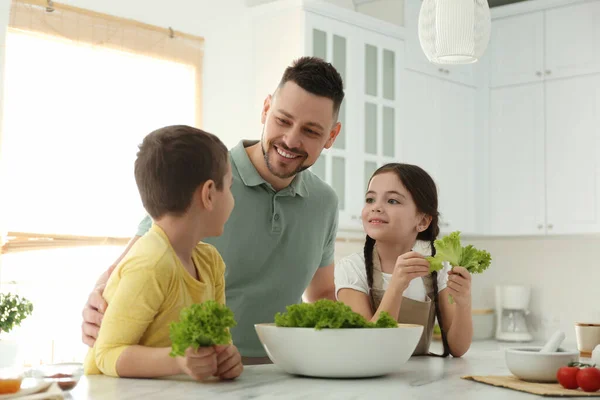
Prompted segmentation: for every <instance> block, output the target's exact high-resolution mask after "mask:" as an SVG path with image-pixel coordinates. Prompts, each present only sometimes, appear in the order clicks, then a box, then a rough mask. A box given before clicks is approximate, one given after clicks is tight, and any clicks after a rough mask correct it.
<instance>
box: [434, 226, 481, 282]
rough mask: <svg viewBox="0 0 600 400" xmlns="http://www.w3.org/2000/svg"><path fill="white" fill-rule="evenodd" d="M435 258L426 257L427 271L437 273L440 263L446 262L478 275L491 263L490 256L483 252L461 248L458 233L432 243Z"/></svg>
mask: <svg viewBox="0 0 600 400" xmlns="http://www.w3.org/2000/svg"><path fill="white" fill-rule="evenodd" d="M434 245H435V250H436V254H435V257H427V260H428V261H429V264H430V267H429V270H430V271H431V272H433V271H439V270H440V269H442V262H444V261H447V262H449V263H450V265H451V266H453V267H457V266H461V267H464V268H466V269H467V271H469V272H470V273H471V274H480V273H482V272H483V271H485V270H486V269H487V268H488V267H489V266H490V264H491V262H492V256H491V255H490V253H488V252H487V251H485V250H478V249H476V248H475V247H473V246H472V245H468V246H465V247H462V246H461V244H460V231H456V232H452V233H451V234H449V235H448V236H445V237H444V238H442V239H438V240H436V241H435V242H434Z"/></svg>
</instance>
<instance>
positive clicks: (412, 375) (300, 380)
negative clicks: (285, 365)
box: [65, 341, 573, 400]
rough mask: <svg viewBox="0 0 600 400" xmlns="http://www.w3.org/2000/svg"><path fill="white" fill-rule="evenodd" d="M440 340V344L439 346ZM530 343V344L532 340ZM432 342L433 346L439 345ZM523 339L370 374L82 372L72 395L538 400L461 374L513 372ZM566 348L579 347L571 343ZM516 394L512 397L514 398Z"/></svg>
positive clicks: (267, 369) (270, 368) (98, 399)
mask: <svg viewBox="0 0 600 400" xmlns="http://www.w3.org/2000/svg"><path fill="white" fill-rule="evenodd" d="M438 345H439V343H435V344H434V346H438ZM527 345H530V344H527ZM434 346H432V350H433V351H437V350H438V348H437V347H434ZM513 346H519V345H518V344H517V345H515V344H509V343H498V342H495V341H484V342H474V343H473V345H472V346H471V349H470V350H469V352H468V353H467V354H466V355H465V356H463V357H462V358H457V359H454V358H451V357H450V358H447V359H441V358H437V357H413V358H411V359H410V360H409V361H408V362H407V363H406V364H405V366H404V369H403V370H402V372H400V373H398V374H395V375H389V376H385V377H379V378H368V379H313V378H304V377H298V376H292V375H288V374H286V373H285V372H283V371H282V370H281V369H279V368H278V367H277V366H275V365H260V366H249V367H246V368H245V369H244V373H243V374H242V376H240V378H238V379H237V380H235V381H231V382H220V381H214V382H204V383H200V382H195V381H192V380H190V379H188V378H187V377H186V376H178V377H173V378H169V379H116V378H110V377H106V376H91V377H82V378H81V381H80V382H79V384H78V385H77V387H75V389H73V390H72V391H71V392H69V393H68V394H67V396H66V397H65V398H66V399H91V400H104V399H143V400H153V399H168V400H178V399H205V398H213V397H216V396H218V398H219V399H271V398H286V399H311V400H317V399H319V400H320V399H364V398H367V396H369V397H371V396H372V397H373V398H376V399H388V398H389V399H392V398H393V399H402V400H406V399H433V398H438V397H439V398H443V399H444V400H449V399H460V400H468V399H486V400H494V399H507V398H510V399H511V400H512V399H532V398H537V397H538V396H534V395H530V394H527V393H522V392H518V391H513V390H509V389H504V388H496V387H493V386H490V385H485V384H482V383H477V382H472V381H467V380H464V379H461V376H464V375H510V372H509V371H508V369H507V368H506V365H505V362H504V351H503V350H504V349H505V348H506V347H513ZM563 347H566V348H569V349H571V348H573V346H569V345H565V346H563ZM509 396H510V397H509Z"/></svg>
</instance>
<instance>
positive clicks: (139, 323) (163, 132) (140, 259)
mask: <svg viewBox="0 0 600 400" xmlns="http://www.w3.org/2000/svg"><path fill="white" fill-rule="evenodd" d="M135 180H136V183H137V186H138V190H139V192H140V196H141V199H142V203H143V205H144V208H145V209H146V211H147V212H148V214H149V215H150V216H152V219H153V221H154V222H153V224H152V228H151V229H150V231H148V233H146V234H145V235H144V236H143V237H142V238H140V239H139V240H138V241H137V242H136V243H135V245H134V246H133V247H132V248H131V251H130V252H129V253H128V254H127V256H126V257H125V258H124V259H123V260H122V261H121V263H120V264H119V265H118V266H117V268H116V269H115V271H114V273H113V274H112V275H111V277H110V279H109V281H108V282H107V286H106V289H105V291H104V298H105V300H106V301H107V303H108V304H109V305H110V307H109V308H108V309H107V311H106V313H105V314H104V318H103V324H102V328H101V329H100V332H99V336H98V340H97V341H96V343H95V345H94V347H93V348H91V349H90V351H89V352H88V355H87V357H86V360H85V373H86V374H99V373H103V374H105V375H110V376H116V377H128V378H153V377H161V376H169V375H177V374H181V373H185V374H188V375H189V376H191V377H193V378H194V379H197V380H204V379H206V378H209V377H211V376H218V377H219V378H221V379H233V378H236V377H238V376H239V375H240V374H241V372H242V369H243V367H242V364H241V356H240V354H239V352H238V350H237V348H236V347H235V346H233V345H228V346H214V347H210V348H199V349H198V350H197V351H194V350H193V349H191V348H190V349H188V350H187V351H186V354H185V356H184V357H176V358H173V357H170V356H169V352H170V350H171V342H170V338H169V324H170V323H171V322H173V321H177V320H178V319H179V313H180V311H181V310H182V308H184V307H187V306H189V305H191V304H193V303H201V302H204V301H206V300H216V301H217V302H219V303H222V304H224V303H225V280H224V270H225V265H224V263H223V259H222V258H221V256H220V255H219V253H218V252H217V250H216V249H215V248H214V247H213V246H211V245H209V244H206V243H201V240H202V239H204V238H206V237H208V236H219V235H221V234H222V233H223V226H224V224H225V222H226V221H227V219H228V218H229V215H230V214H231V211H232V209H233V206H234V200H233V195H232V194H231V190H230V189H231V184H232V174H231V166H230V164H229V159H228V151H227V148H226V147H225V145H224V144H223V143H222V142H221V141H220V140H219V139H218V138H217V137H216V136H214V135H212V134H210V133H206V132H203V131H201V130H199V129H195V128H192V127H189V126H181V125H178V126H167V127H164V128H161V129H158V130H156V131H154V132H152V133H150V134H149V135H148V136H146V137H145V138H144V140H143V142H142V144H141V145H140V147H139V152H138V154H137V159H136V161H135Z"/></svg>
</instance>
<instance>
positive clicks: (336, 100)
mask: <svg viewBox="0 0 600 400" xmlns="http://www.w3.org/2000/svg"><path fill="white" fill-rule="evenodd" d="M289 81H292V82H294V83H295V84H296V85H298V86H300V87H301V88H302V89H304V90H306V91H307V92H309V93H312V94H314V95H317V96H322V97H327V98H328V99H331V100H332V101H333V115H334V116H335V118H336V119H337V116H338V114H339V112H340V106H341V105H342V101H343V100H344V82H343V81H342V77H341V75H340V74H339V72H338V71H337V70H336V69H335V68H334V67H333V65H331V63H328V62H326V61H324V60H323V59H321V58H318V57H300V58H298V59H297V60H295V61H294V62H293V63H292V65H291V66H289V67H287V68H286V69H285V72H284V73H283V76H282V77H281V81H280V82H279V85H278V86H277V88H281V87H282V86H283V85H284V84H285V83H286V82H289Z"/></svg>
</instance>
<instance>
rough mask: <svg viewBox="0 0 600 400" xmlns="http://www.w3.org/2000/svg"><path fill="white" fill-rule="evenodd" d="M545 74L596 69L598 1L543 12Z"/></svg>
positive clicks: (598, 66) (599, 33) (599, 45)
mask: <svg viewBox="0 0 600 400" xmlns="http://www.w3.org/2000/svg"><path fill="white" fill-rule="evenodd" d="M545 18H546V29H545V32H546V37H545V43H546V46H545V68H544V74H545V75H546V77H547V78H551V79H558V78H564V77H568V76H575V75H584V74H590V73H596V72H600V1H598V0H594V1H590V2H587V3H581V4H575V5H571V6H564V7H556V8H552V9H549V10H547V11H546V12H545Z"/></svg>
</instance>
